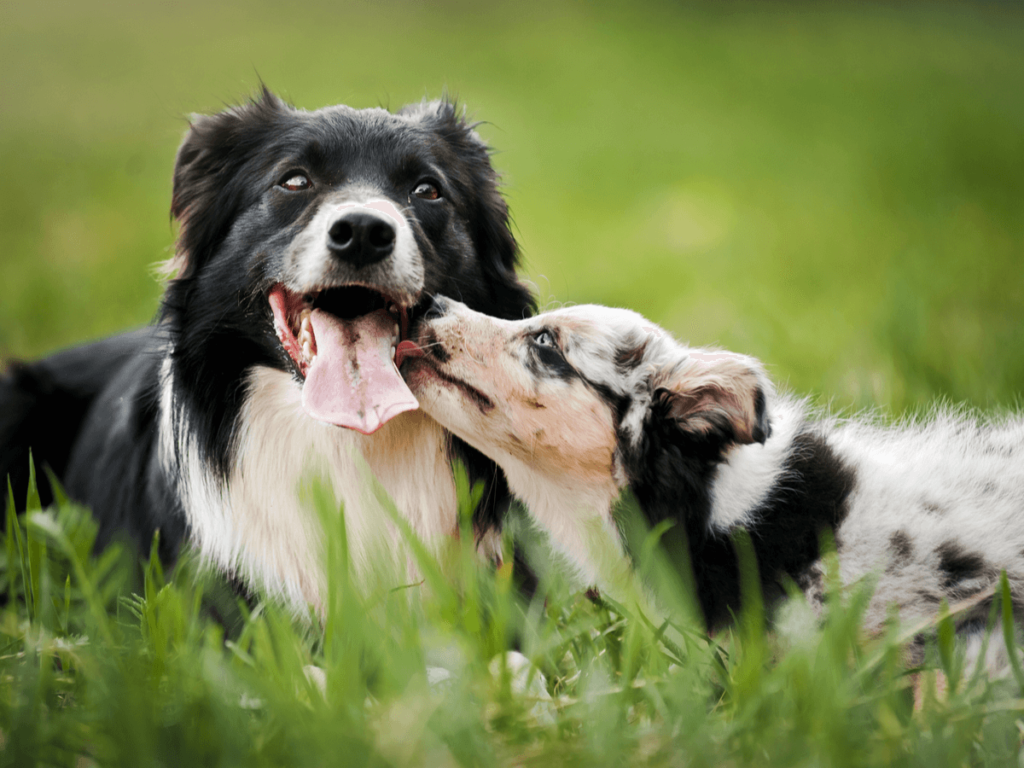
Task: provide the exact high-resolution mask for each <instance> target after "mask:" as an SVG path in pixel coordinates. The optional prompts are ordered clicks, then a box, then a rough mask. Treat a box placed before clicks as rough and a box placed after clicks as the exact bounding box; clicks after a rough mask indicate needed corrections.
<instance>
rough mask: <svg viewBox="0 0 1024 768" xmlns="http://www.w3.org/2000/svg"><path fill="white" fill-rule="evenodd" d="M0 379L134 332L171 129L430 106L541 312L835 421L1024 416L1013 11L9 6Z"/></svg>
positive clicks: (1023, 233)
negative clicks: (804, 395)
mask: <svg viewBox="0 0 1024 768" xmlns="http://www.w3.org/2000/svg"><path fill="white" fill-rule="evenodd" d="M0 73H2V74H0V179H2V183H0V243H2V249H0V265H2V270H0V274H2V285H3V289H2V291H0V356H8V355H19V356H36V355H40V354H43V353H45V352H47V351H50V350H53V349H55V348H58V347H61V346H64V345H69V344H72V343H75V342H78V341H82V340H85V339H89V338H93V337H96V336H100V335H103V334H108V333H112V332H114V331H117V330H120V329H123V328H126V327H130V326H135V325H140V324H142V323H145V322H147V321H148V320H149V319H150V318H151V317H152V316H153V314H154V312H155V310H156V307H157V300H158V295H159V286H158V284H157V282H156V280H155V278H154V277H153V274H152V265H153V264H154V263H156V262H158V261H160V260H161V259H163V258H165V257H166V256H167V255H168V249H169V246H170V244H171V243H172V241H173V238H174V227H173V225H172V224H171V222H170V221H169V215H168V207H169V201H170V176H171V167H172V162H173V158H174V152H175V149H176V146H177V144H178V142H179V140H180V139H181V136H182V134H183V132H184V130H185V126H186V122H185V118H184V115H186V114H188V113H190V112H194V111H215V110H218V109H221V108H222V107H223V106H224V105H225V104H230V103H232V102H235V101H237V100H239V99H242V98H244V97H245V96H247V95H248V94H249V93H251V92H252V91H253V89H254V88H255V87H256V86H257V84H258V81H259V78H262V79H263V80H264V81H265V82H266V83H267V84H268V85H269V86H270V87H271V88H272V89H274V90H276V91H277V92H278V93H280V94H282V95H283V96H284V97H286V98H287V99H289V100H291V101H292V102H293V103H295V104H296V105H298V106H301V107H304V108H309V109H313V108H317V107H320V106H323V105H327V104H331V103H337V102H345V103H348V104H351V105H353V106H357V107H365V106H376V105H378V104H380V105H384V106H390V107H398V106H400V105H402V104H404V103H406V102H409V101H415V100H418V99H420V98H422V97H424V96H429V97H436V96H439V95H440V94H441V93H442V92H443V91H444V90H445V89H447V91H448V92H449V93H451V94H453V95H456V96H458V98H459V99H460V101H462V102H464V103H465V104H466V105H468V108H469V110H470V113H471V114H473V115H474V116H476V117H477V118H479V119H483V120H486V121H487V124H486V125H484V126H483V127H482V129H481V132H482V133H483V135H484V136H485V138H487V139H488V140H489V141H490V142H492V143H493V145H494V146H495V147H496V148H497V149H498V150H499V152H498V154H496V155H495V158H494V161H495V164H496V165H497V167H498V169H499V170H500V172H501V173H502V174H503V177H504V183H505V191H506V194H507V196H508V199H509V202H510V205H511V209H512V212H513V215H514V218H515V227H516V233H517V235H518V237H519V239H520V242H521V244H522V247H523V252H524V257H525V273H526V275H527V276H528V277H529V278H530V279H531V280H532V281H533V282H534V283H535V284H536V288H537V291H538V293H539V295H540V297H541V300H542V303H545V304H547V305H551V304H555V303H559V302H567V301H573V302H583V301H587V302H591V301H592V302H601V303H606V304H617V305H624V306H629V307H632V308H634V309H637V310H639V311H641V312H643V313H645V314H646V315H648V316H650V317H651V318H652V319H654V320H656V321H658V322H660V323H662V324H663V325H665V326H666V327H668V328H669V329H670V330H671V331H672V332H674V333H675V334H676V335H677V336H679V337H680V338H682V339H684V340H689V341H691V342H694V343H701V344H709V343H717V344H721V345H724V346H726V347H729V348H732V349H736V350H738V351H743V352H746V353H749V354H753V355H757V356H759V357H761V358H762V359H764V360H765V361H766V362H767V363H768V364H769V368H770V370H771V371H772V373H773V374H774V376H775V377H776V378H777V379H779V380H780V381H782V382H783V383H785V384H788V385H789V386H791V387H793V388H795V389H797V390H799V391H806V392H811V393H814V394H816V395H817V396H818V397H819V399H820V400H822V401H828V402H831V403H833V405H835V406H836V407H841V408H862V407H867V406H872V405H875V404H880V405H883V406H886V407H888V408H890V409H892V410H893V411H895V412H901V411H904V410H907V409H916V408H919V407H921V406H922V404H923V403H926V402H927V401H929V400H930V399H931V398H933V397H935V396H941V397H945V398H949V399H951V400H954V401H961V400H963V401H968V402H970V403H972V404H974V405H977V406H981V407H991V406H1007V405H1014V404H1015V403H1019V402H1020V400H1019V393H1021V392H1022V391H1024V320H1022V317H1024V311H1022V306H1024V9H1022V7H1021V6H1020V5H1017V4H997V3H987V4H937V3H930V4H898V5H893V6H887V5H879V4H856V5H853V4H832V3H830V4H821V5H812V4H806V5H781V4H767V3H756V4H738V3H716V4H714V5H696V4H681V3H652V2H649V3H644V2H631V3H629V4H628V7H627V5H626V4H624V3H620V4H615V3H602V2H597V3H583V2H578V1H576V0H543V1H542V2H532V0H527V1H525V2H514V3H492V4H477V3H468V2H467V3H460V2H415V1H413V0H409V1H408V2H387V1H385V2H374V3H370V2H334V3H326V2H310V3H279V2H247V3H237V4H232V3H225V2H220V1H219V0H210V1H207V2H195V1H194V0H184V1H183V2H176V3H173V4H172V3H151V2H138V1H134V0H133V1H132V2H121V1H120V0H105V1H104V2H95V1H90V0H85V1H82V0H79V2H52V0H34V1H33V2H25V1H24V0H15V2H10V0H7V1H6V2H4V3H3V4H0Z"/></svg>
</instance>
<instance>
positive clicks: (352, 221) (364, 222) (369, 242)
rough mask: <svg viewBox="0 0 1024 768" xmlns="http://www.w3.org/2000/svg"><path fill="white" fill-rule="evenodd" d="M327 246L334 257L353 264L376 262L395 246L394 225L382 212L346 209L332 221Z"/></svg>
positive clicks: (389, 253) (354, 265)
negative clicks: (381, 214)
mask: <svg viewBox="0 0 1024 768" xmlns="http://www.w3.org/2000/svg"><path fill="white" fill-rule="evenodd" d="M327 248H328V250H330V252H331V253H332V254H334V256H335V258H338V259H340V260H341V261H344V262H346V263H347V264H351V265H352V266H353V267H356V268H358V267H365V266H368V265H370V264H376V263H377V262H378V261H382V260H383V259H385V258H387V257H388V256H390V255H391V253H392V251H394V250H395V228H394V226H392V225H391V223H390V222H389V221H388V220H387V219H386V218H384V217H383V216H377V215H375V214H373V213H370V212H368V211H349V212H348V213H345V214H342V215H341V216H339V217H338V218H337V219H336V220H335V222H334V223H333V224H331V228H330V229H329V230H328V231H327Z"/></svg>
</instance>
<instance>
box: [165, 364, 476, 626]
mask: <svg viewBox="0 0 1024 768" xmlns="http://www.w3.org/2000/svg"><path fill="white" fill-rule="evenodd" d="M169 370H170V368H169V364H165V366H164V371H165V375H164V382H163V398H162V403H161V407H162V408H163V414H164V416H163V420H162V422H161V446H162V457H163V460H164V464H165V466H167V467H168V468H169V470H171V471H172V473H173V474H172V476H174V474H176V475H178V476H179V478H180V489H179V490H180V494H181V498H182V502H183V505H184V508H185V514H186V516H187V518H188V522H189V526H190V529H191V533H192V537H193V539H194V541H195V543H196V545H197V547H198V549H199V552H200V553H201V554H202V556H203V558H204V559H206V560H207V561H209V562H211V563H213V564H215V565H217V566H218V567H220V568H221V569H223V570H224V571H226V572H228V573H233V574H237V575H239V576H241V577H243V578H244V579H245V580H246V581H251V582H254V583H256V584H259V585H261V586H262V587H263V589H264V590H266V591H267V592H269V593H270V594H274V595H277V596H278V597H280V598H282V599H283V600H285V601H286V602H287V603H288V604H289V605H291V606H292V607H293V608H294V609H295V610H296V611H300V612H301V611H303V610H305V608H306V606H307V605H312V606H313V607H314V608H316V609H320V608H322V607H323V597H324V592H323V590H324V587H325V583H326V574H325V573H324V566H323V563H324V559H323V558H324V552H323V531H322V529H321V526H320V521H319V519H318V517H317V515H316V513H315V511H314V510H313V508H312V506H311V504H310V501H309V498H308V493H307V492H305V491H304V488H305V489H308V487H309V484H310V482H311V481H312V480H313V479H314V478H315V477H317V476H319V477H320V478H323V479H325V480H326V481H327V482H328V483H329V484H330V486H331V487H332V488H333V490H334V493H335V495H336V496H337V497H338V499H339V501H341V502H342V503H343V504H344V511H345V524H346V530H347V534H348V544H349V551H350V556H351V562H352V566H353V570H354V571H355V573H356V575H357V576H359V577H361V578H363V579H368V578H370V577H371V576H372V575H373V574H374V571H375V569H376V568H377V567H378V565H379V562H380V558H382V557H384V558H387V557H391V558H398V560H399V562H400V564H402V563H401V559H402V558H405V561H406V562H405V563H404V564H402V565H403V567H405V568H406V575H407V578H408V579H409V580H413V581H414V580H416V579H417V578H418V577H417V575H416V572H415V569H414V568H412V566H411V564H410V563H409V562H408V558H407V555H406V554H405V550H404V548H403V547H402V546H401V537H400V535H399V534H398V532H397V531H396V530H395V529H394V527H393V526H392V525H390V524H389V523H387V522H386V521H387V520H388V516H387V513H386V512H385V511H384V510H383V509H382V508H381V506H380V501H379V499H378V496H377V494H376V493H375V491H374V489H373V485H374V483H375V482H376V483H379V484H380V486H381V487H382V488H383V490H384V491H385V492H386V493H387V495H388V496H389V497H390V498H391V499H392V500H393V501H394V503H395V505H396V507H397V509H398V510H399V511H400V513H401V514H403V515H404V516H405V518H406V519H407V520H408V521H409V523H410V524H411V526H412V528H413V530H414V531H415V532H416V533H417V534H418V535H419V536H420V537H421V538H422V539H423V540H424V541H425V542H427V544H428V545H430V546H432V547H434V548H435V549H437V548H439V547H441V546H443V545H444V543H445V542H446V541H447V540H448V539H449V538H450V537H453V536H455V535H456V534H457V530H458V521H457V514H456V509H457V505H456V498H455V485H454V480H453V476H452V471H451V465H450V461H449V459H448V456H447V453H446V442H447V437H446V435H445V433H444V431H443V430H442V429H441V427H440V426H438V424H437V423H436V422H434V421H433V420H432V419H430V418H429V417H427V416H426V415H424V414H423V413H422V412H419V411H413V412H410V413H406V414H402V415H400V416H398V417H396V418H395V419H393V420H392V421H391V422H389V423H388V424H386V425H385V426H384V427H383V428H381V430H379V431H378V432H377V433H375V434H374V435H371V436H364V435H359V434H357V433H355V432H352V431H351V430H344V429H339V428H338V427H335V426H331V425H327V424H322V423H320V422H317V421H315V420H313V419H311V418H309V417H308V416H307V415H306V414H305V412H304V411H303V409H302V402H301V399H302V390H301V387H300V386H299V385H298V384H297V383H296V382H295V380H294V379H293V377H292V376H290V375H288V374H286V373H284V372H281V371H276V370H272V369H268V368H261V367H258V368H254V369H253V371H252V373H251V375H250V379H249V383H248V394H247V398H246V404H245V407H244V408H243V411H242V413H241V417H240V422H239V429H238V433H237V434H238V437H237V441H238V442H237V448H236V452H235V462H234V464H233V466H232V467H231V472H230V476H229V477H228V479H227V482H226V483H225V482H222V481H220V480H219V479H218V478H216V477H215V476H214V475H213V474H212V473H211V471H210V469H209V467H207V466H206V465H205V464H204V463H203V462H202V461H201V459H200V457H199V454H198V451H197V449H196V447H195V445H194V438H193V437H192V435H191V434H190V433H189V430H188V424H187V422H185V421H184V420H183V419H182V418H181V415H180V414H179V415H178V416H177V418H175V415H174V414H175V413H176V411H175V408H174V402H173V397H172V379H171V376H170V373H169ZM481 548H482V550H484V552H485V554H488V555H493V551H492V550H494V549H495V541H494V537H490V538H488V539H487V540H486V541H485V542H482V544H481ZM393 586H399V585H397V584H396V585H393Z"/></svg>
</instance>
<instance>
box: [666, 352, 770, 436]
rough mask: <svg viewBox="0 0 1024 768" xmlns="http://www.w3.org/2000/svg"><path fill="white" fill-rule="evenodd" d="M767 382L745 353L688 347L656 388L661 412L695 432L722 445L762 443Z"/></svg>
mask: <svg viewBox="0 0 1024 768" xmlns="http://www.w3.org/2000/svg"><path fill="white" fill-rule="evenodd" d="M770 388H771V384H770V383H769V382H768V379H767V376H766V375H765V373H764V370H763V368H762V367H761V364H760V363H759V362H758V361H756V360H754V359H753V358H750V357H745V356H743V355H737V354H733V353H730V352H719V351H715V350H691V351H690V353H689V355H688V356H687V358H686V360H685V361H683V362H682V363H681V364H679V365H678V366H676V367H675V368H674V369H673V370H672V372H671V373H669V374H667V375H666V376H665V377H664V378H663V379H662V380H661V381H659V382H658V386H657V387H656V389H655V392H654V396H655V402H656V403H659V404H660V407H661V409H662V410H661V413H662V415H663V416H665V417H667V418H670V419H672V420H674V421H675V422H676V425H677V426H678V427H679V428H680V429H681V430H683V431H684V432H687V433H689V434H691V435H693V436H695V437H700V438H703V439H706V440H708V441H709V442H713V443H720V444H722V445H725V444H728V443H762V444H763V443H764V442H765V440H767V439H768V437H769V436H770V435H771V425H770V423H769V419H768V413H767V408H766V401H767V396H768V394H769V393H770Z"/></svg>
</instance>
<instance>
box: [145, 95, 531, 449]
mask: <svg viewBox="0 0 1024 768" xmlns="http://www.w3.org/2000/svg"><path fill="white" fill-rule="evenodd" d="M171 211H172V214H173V215H174V217H175V218H177V219H178V220H179V222H180V224H181V231H180V236H179V239H178V245H177V252H176V255H175V256H174V257H173V258H172V260H171V261H170V262H169V264H168V268H167V272H168V274H169V276H170V277H171V278H172V279H171V281H170V283H169V285H168V290H167V294H166V300H165V308H166V312H167V314H168V316H169V317H170V319H171V320H172V321H173V327H174V328H175V333H176V334H177V336H176V339H175V342H176V343H175V347H176V352H177V355H178V357H179V364H180V365H184V366H186V367H187V366H189V365H192V364H194V367H196V368H199V367H201V366H202V364H203V361H204V360H206V361H210V360H213V361H215V366H214V367H215V368H217V370H207V371H200V370H194V371H188V372H186V373H187V375H186V376H182V377H181V378H182V379H183V380H184V379H186V378H187V379H189V380H195V381H200V382H211V381H216V380H217V379H218V378H224V379H225V380H226V381H233V382H237V381H238V380H239V376H238V371H237V370H236V369H237V368H240V367H243V366H245V365H251V364H253V363H259V364H264V365H270V366H273V367H278V368H281V369H283V370H286V371H289V372H291V373H292V374H294V376H295V380H296V383H297V385H298V386H302V387H303V402H304V405H305V406H306V410H307V412H308V413H310V415H312V416H314V417H315V418H317V419H319V420H321V421H325V422H330V423H335V424H339V425H342V426H348V427H353V428H355V429H359V430H360V431H364V432H372V431H374V430H375V429H376V428H377V427H379V426H380V425H382V424H383V423H384V422H385V421H387V420H388V419H389V418H390V417H391V416H393V415H395V414H396V413H399V412H401V411H402V410H407V409H408V408H413V407H415V400H414V399H412V396H411V395H410V394H409V392H408V390H407V389H405V385H404V384H403V383H402V381H401V378H400V376H399V375H398V373H397V370H396V369H395V365H394V355H395V347H396V346H397V345H398V343H399V342H400V341H401V340H402V339H403V338H407V337H408V334H409V332H410V329H409V318H410V317H413V316H415V312H414V309H415V307H416V305H417V304H418V303H419V302H420V301H421V300H422V299H423V298H424V297H425V296H426V295H428V294H432V293H437V292H447V293H457V294H459V295H461V296H462V297H464V299H465V300H466V301H467V303H469V304H471V305H473V306H476V307H480V308H485V307H486V308H487V309H488V311H491V312H494V313H497V314H503V315H506V316H516V317H520V316H522V314H523V312H524V310H525V311H528V310H529V308H530V307H531V300H530V296H529V293H528V291H527V290H526V289H525V288H524V287H523V286H522V285H521V284H520V283H519V282H518V280H517V279H516V276H515V273H514V267H515V262H516V256H517V249H516V244H515V241H514V239H513V238H512V235H511V233H510V231H509V228H508V212H507V209H506V207H505V203H504V200H503V199H502V197H501V195H500V194H499V193H498V190H497V177H496V174H495V172H494V170H493V168H492V167H491V164H490V161H489V157H488V148H487V146H486V145H485V144H484V143H483V141H482V140H481V139H480V138H479V136H478V135H477V134H476V132H475V131H474V130H473V126H472V125H471V124H469V123H467V122H466V121H465V120H464V119H463V118H462V117H461V116H460V115H459V114H458V113H457V111H456V109H455V107H454V106H453V105H452V104H450V103H448V102H445V101H435V102H424V103H421V104H416V105H412V106H410V107H406V108H405V109H402V110H400V111H398V112H396V113H394V114H392V113H389V112H387V111H386V110H383V109H365V110H357V109H352V108H350V107H346V106H342V105H339V106H334V107H328V108H325V109H321V110H318V111H315V112H306V111H303V110H299V109H295V108H292V107H290V106H288V105H287V104H285V103H284V102H283V101H281V100H280V99H278V98H277V97H276V96H274V95H273V94H272V93H270V92H269V91H266V90H264V92H263V93H262V94H261V95H260V96H259V97H258V98H256V99H255V100H253V101H252V102H250V103H247V104H243V105H241V106H237V107H233V108H231V109H228V110H226V111H224V112H221V113H220V114H216V115H211V116H197V117H195V118H193V120H192V122H191V126H190V128H189V131H188V133H187V135H186V137H185V140H184V142H183V144H182V145H181V148H180V149H179V151H178V157H177V163H176V166H175V170H174V194H173V200H172V205H171ZM222 372H224V375H223V376H221V373H222ZM200 386H205V384H203V385H200ZM234 386H235V387H237V384H235V385H234ZM209 394H210V395H211V396H214V395H212V393H209ZM214 397H215V396H214ZM198 399H202V398H198Z"/></svg>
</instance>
